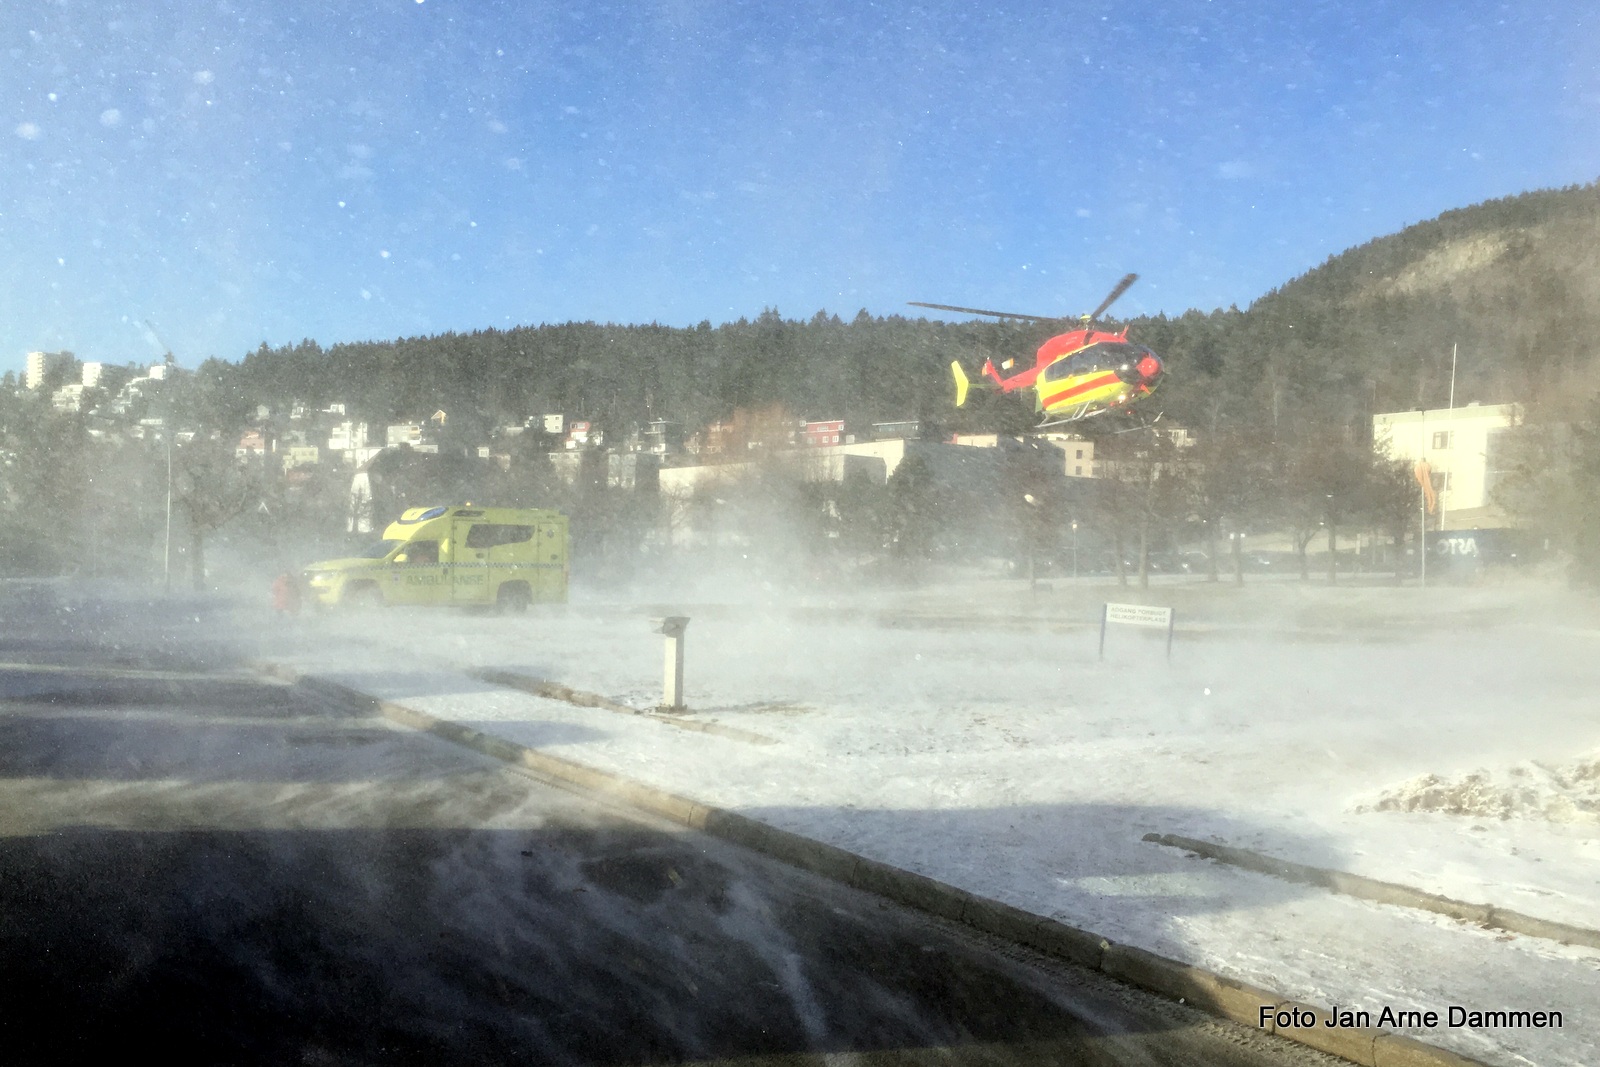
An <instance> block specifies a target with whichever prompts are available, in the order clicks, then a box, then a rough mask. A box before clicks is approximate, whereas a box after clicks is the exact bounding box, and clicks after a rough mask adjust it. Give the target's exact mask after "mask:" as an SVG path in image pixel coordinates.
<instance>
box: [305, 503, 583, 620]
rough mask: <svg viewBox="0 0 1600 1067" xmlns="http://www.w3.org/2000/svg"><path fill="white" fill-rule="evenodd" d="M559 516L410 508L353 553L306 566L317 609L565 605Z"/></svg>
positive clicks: (563, 530) (563, 526)
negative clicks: (372, 542)
mask: <svg viewBox="0 0 1600 1067" xmlns="http://www.w3.org/2000/svg"><path fill="white" fill-rule="evenodd" d="M569 573H570V572H569V568H568V563H567V517H566V516H565V515H562V514H561V513H560V512H556V511H546V510H542V509H534V508H476V507H473V506H472V505H470V504H468V505H464V506H460V507H436V508H412V509H410V510H409V511H407V512H406V513H405V514H403V515H401V516H400V518H399V519H398V520H396V521H395V522H392V523H390V524H389V527H388V528H387V529H386V530H384V531H383V540H382V541H379V542H378V543H377V544H375V545H372V546H371V547H370V548H368V549H366V550H365V551H363V552H362V553H360V554H359V555H355V556H349V557H346V558H344V559H330V560H325V561H323V562H321V563H313V564H311V565H310V566H308V567H306V568H305V570H304V577H305V581H306V586H307V588H308V589H309V590H310V595H311V597H312V598H313V599H314V600H315V602H316V603H318V604H320V605H322V606H324V607H336V606H339V605H344V604H365V605H379V604H458V605H463V606H466V605H486V606H490V607H496V608H499V609H500V610H502V611H525V610H526V609H527V607H528V605H529V604H535V603H551V602H554V603H560V602H564V601H565V600H566V599H567V578H568V575H569Z"/></svg>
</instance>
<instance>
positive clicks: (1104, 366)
mask: <svg viewBox="0 0 1600 1067" xmlns="http://www.w3.org/2000/svg"><path fill="white" fill-rule="evenodd" d="M1147 351H1148V349H1146V348H1144V347H1143V346H1142V345H1133V344H1125V343H1121V342H1110V343H1105V344H1097V345H1090V346H1089V347H1088V348H1085V349H1083V350H1082V351H1081V352H1076V353H1074V354H1072V355H1070V356H1068V357H1067V358H1066V359H1061V360H1057V361H1056V362H1054V363H1052V364H1050V366H1048V367H1046V368H1045V369H1044V374H1043V375H1041V377H1042V378H1043V379H1044V380H1045V381H1047V382H1058V381H1060V380H1061V379H1063V378H1070V377H1072V376H1073V375H1075V374H1088V373H1091V372H1093V371H1114V370H1117V369H1118V368H1119V367H1121V366H1123V365H1124V364H1126V365H1129V366H1132V365H1134V364H1137V363H1138V362H1139V357H1141V356H1143V355H1144V354H1145V353H1146V352H1147Z"/></svg>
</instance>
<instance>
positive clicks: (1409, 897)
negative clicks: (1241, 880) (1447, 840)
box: [1144, 834, 1600, 948]
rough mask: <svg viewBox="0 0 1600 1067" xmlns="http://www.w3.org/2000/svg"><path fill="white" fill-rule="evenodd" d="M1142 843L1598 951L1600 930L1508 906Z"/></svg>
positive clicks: (1227, 853) (1222, 852)
mask: <svg viewBox="0 0 1600 1067" xmlns="http://www.w3.org/2000/svg"><path fill="white" fill-rule="evenodd" d="M1144 840H1146V841H1149V842H1152V843H1154V844H1157V845H1166V846H1168V847H1170V848H1181V849H1183V850H1184V851H1185V852H1193V853H1195V854H1196V855H1198V856H1204V857H1206V858H1207V859H1213V860H1216V861H1217V862H1219V863H1227V864H1230V865H1232V866H1235V867H1242V868H1244V869H1245V870H1247V871H1257V872H1259V873H1261V874H1270V875H1272V876H1273V877H1275V878H1282V879H1284V880H1285V881H1289V882H1298V883H1300V884H1301V885H1313V886H1318V887H1320V888H1323V889H1329V890H1332V891H1333V892H1335V893H1343V894H1344V895H1346V896H1351V897H1360V898H1361V899H1362V900H1373V901H1377V902H1378V903H1379V904H1396V905H1399V906H1400V907H1404V908H1420V909H1421V910H1423V911H1431V912H1435V913H1436V914H1439V915H1448V916H1449V917H1450V918H1452V919H1462V920H1464V921H1466V922H1473V923H1477V924H1478V925H1480V926H1487V927H1491V928H1493V929H1496V930H1505V931H1507V932H1508V933H1513V934H1522V935H1523V936H1524V937H1542V938H1546V939H1548V940H1551V941H1561V942H1565V943H1567V944H1572V945H1583V946H1585V947H1587V948H1600V930H1590V929H1588V928H1587V927H1583V926H1570V925H1568V924H1567V923H1558V922H1552V921H1550V920H1548V919H1540V918H1536V917H1534V916H1532V915H1524V914H1522V913H1521V912H1520V911H1512V910H1511V909H1510V908H1498V907H1495V906H1494V905H1493V904H1469V903H1467V902H1466V901H1462V900H1453V899H1451V898H1450V897H1443V896H1440V895H1438V894H1437V893H1427V892H1424V891H1422V890H1421V889H1413V888H1411V887H1410V886H1406V885H1400V884H1398V883H1396V882H1380V881H1378V880H1377V879H1376V878H1366V877H1363V876H1362V875H1359V874H1350V873H1348V872H1345V871H1335V870H1331V869H1329V868H1327V867H1308V866H1306V865H1305V864H1301V863H1290V862H1289V861H1287V860H1280V859H1274V858H1273V857H1271V856H1265V855H1262V854H1261V853H1259V852H1251V851H1250V850H1249V849H1245V848H1233V847H1231V846H1229V845H1218V844H1214V843H1212V842H1210V841H1199V840H1196V839H1195V838H1192V837H1179V836H1177V835H1176V834H1145V835H1144Z"/></svg>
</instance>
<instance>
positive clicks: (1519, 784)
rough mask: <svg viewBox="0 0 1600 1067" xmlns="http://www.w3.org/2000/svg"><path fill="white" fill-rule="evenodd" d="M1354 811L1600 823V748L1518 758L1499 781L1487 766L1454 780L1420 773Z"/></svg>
mask: <svg viewBox="0 0 1600 1067" xmlns="http://www.w3.org/2000/svg"><path fill="white" fill-rule="evenodd" d="M1355 810H1356V811H1358V812H1367V811H1427V812H1437V813H1439V814H1443V815H1471V816H1481V817H1486V818H1491V819H1544V820H1546V821H1548V822H1555V823H1580V822H1600V753H1591V754H1590V755H1589V756H1587V757H1584V758H1581V759H1578V760H1575V761H1573V762H1572V763H1569V764H1565V765H1550V764H1546V763H1536V762H1528V763H1519V764H1516V765H1515V766H1512V767H1510V768H1508V769H1507V770H1506V771H1505V772H1504V775H1503V777H1502V779H1501V780H1496V777H1495V775H1494V773H1493V772H1491V771H1488V770H1476V771H1473V772H1472V773H1470V774H1467V775H1463V776H1462V777H1460V778H1457V779H1455V780H1453V781H1452V780H1451V779H1448V778H1441V777H1440V776H1439V775H1437V774H1424V775H1422V776H1421V777H1418V778H1413V779H1411V780H1410V781H1408V782H1405V783H1403V784H1401V785H1400V786H1397V787H1396V788H1394V789H1390V790H1386V791H1385V792H1384V793H1382V794H1380V795H1379V797H1378V799H1377V800H1376V801H1374V802H1373V803H1371V804H1363V805H1360V806H1358V807H1357V808H1356V809H1355Z"/></svg>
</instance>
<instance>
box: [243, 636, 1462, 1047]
mask: <svg viewBox="0 0 1600 1067" xmlns="http://www.w3.org/2000/svg"><path fill="white" fill-rule="evenodd" d="M252 666H253V667H254V668H255V669H256V670H258V671H260V672H261V673H263V674H267V675H270V676H271V677H274V678H278V679H280V680H282V681H286V682H290V683H292V684H294V685H299V686H302V687H304V688H306V689H309V690H312V691H313V692H317V693H320V694H322V695H324V696H328V697H331V698H334V699H336V700H339V701H340V702H342V703H345V704H348V705H353V706H355V707H359V708H361V709H362V710H365V711H373V712H376V713H377V714H379V715H382V716H383V717H384V718H386V719H389V720H390V721H392V722H395V723H398V724H400V725H402V726H407V727H410V728H411V729H414V730H418V731H421V732H423V733H429V734H432V735H434V736H435V737H440V738H443V739H445V740H447V741H451V742H454V743H455V744H458V745H462V746H464V747H466V748H470V749H473V750H474V751H476V752H480V753H482V754H484V755H486V756H492V757H494V758H495V759H498V760H503V761H505V762H507V763H511V764H514V765H516V766H519V767H523V768H525V769H526V770H528V771H530V772H531V773H532V774H533V775H534V776H535V777H538V778H540V779H542V780H544V781H547V782H549V783H550V784H552V785H558V786H576V787H578V788H580V789H583V790H585V791H588V792H592V793H596V794H600V795H601V796H604V797H605V798H607V799H610V800H614V801H618V802H621V803H623V804H626V805H627V806H629V807H632V808H635V809H638V810H640V811H643V812H647V813H649V814H651V815H655V816H657V817H660V818H664V819H668V820H670V821H672V822H675V823H679V824H680V825H683V826H686V827H689V828H691V829H695V830H700V831H702V832H704V833H708V834H712V835H713V836H715V837H719V838H721V839H723V840H724V841H728V842H730V843H732V844H736V845H740V846H743V847H745V848H748V849H751V850H753V851H756V852H760V853H763V854H765V855H767V856H771V857H772V858H774V859H777V860H781V861H783V862H784V863H787V864H790V865H791V866H794V867H799V868H801V869H803V870H807V871H811V872H812V873H814V874H818V875H821V876H822V877H824V878H828V879H830V880H832V881H836V882H841V883H843V884H845V885H848V886H851V887H853V888H856V889H860V890H863V891H865V892H868V893H873V894H876V895H878V896H881V897H884V898H886V899H888V900H892V901H894V902H895V903H897V904H902V905H904V906H906V907H911V908H916V909H917V910H919V911H923V912H926V913H928V914H930V915H936V916H938V917H940V918H943V919H948V920H951V921H954V922H960V923H964V924H966V925H967V926H971V927H973V928H975V929H978V930H981V931H983V932H984V933H986V934H991V935H993V936H995V937H998V938H1001V939H1003V940H1006V941H1011V942H1015V943H1017V944H1020V945H1024V946H1026V947H1028V948H1031V949H1034V950H1035V951H1038V952H1041V953H1044V954H1045V955H1048V956H1054V957H1056V958H1058V959H1063V960H1066V961H1068V962H1070V963H1076V964H1078V965H1080V966H1083V967H1088V968H1091V969H1093V970H1097V971H1100V972H1101V973H1102V974H1105V975H1107V976H1108V977H1110V978H1113V979H1115V980H1117V981H1119V982H1123V983H1126V984H1128V985H1133V986H1137V987H1139V988H1141V989H1145V990H1148V991H1149V992H1152V993H1157V994H1159V995H1161V996H1165V997H1169V998H1171V999H1174V1000H1177V1001H1179V1002H1181V1003H1185V1004H1188V1005H1190V1006H1192V1007H1194V1008H1196V1009H1198V1010H1200V1011H1203V1012H1206V1013H1208V1014H1211V1015H1215V1016H1217V1017H1219V1018H1223V1019H1227V1020H1229V1021H1231V1022H1234V1023H1238V1024H1239V1025H1241V1026H1247V1027H1252V1028H1255V1029H1258V1030H1265V1031H1267V1032H1269V1033H1276V1034H1278V1035H1279V1036H1281V1037H1284V1038H1287V1039H1288V1040H1291V1041H1295V1042H1298V1043H1299V1044H1302V1045H1306V1046H1307V1047H1310V1048H1314V1049H1317V1050H1318V1051H1321V1052H1326V1053H1329V1054H1331V1055H1334V1056H1338V1057H1340V1058H1342V1059H1345V1060H1348V1061H1349V1062H1351V1063H1356V1064H1360V1065H1361V1067H1488V1065H1487V1064H1484V1063H1482V1062H1481V1061H1479V1060H1473V1059H1468V1058H1466V1057H1464V1056H1459V1055H1457V1054H1455V1053H1453V1052H1447V1051H1446V1050H1444V1049H1441V1048H1436V1047H1434V1046H1432V1045H1428V1044H1425V1043H1423V1042H1420V1041H1416V1040H1413V1039H1411V1038H1408V1037H1404V1036H1402V1035H1399V1034H1392V1033H1389V1032H1387V1031H1382V1030H1371V1029H1330V1028H1325V1027H1323V1026H1322V1025H1321V1022H1322V1020H1324V1019H1326V1018H1327V1017H1328V1014H1327V1012H1326V1010H1324V1009H1322V1008H1320V1007H1316V1006H1315V1005H1308V1004H1301V1003H1299V1002H1296V1001H1291V1000H1289V999H1288V998H1286V997H1284V996H1281V995H1280V994H1277V993H1272V992H1269V991H1268V990H1264V989H1259V988H1257V987H1255V986H1251V985H1247V984H1245V983H1243V982H1238V981H1235V980H1234V979H1231V978H1227V977H1224V976H1223V975H1220V974H1215V973H1213V972H1211V971H1208V970H1205V969H1204V968H1201V967H1196V966H1193V965H1191V964H1187V963H1181V962H1179V961H1177V960H1169V959H1167V958H1166V957H1164V956H1158V955H1156V954H1155V953H1153V952H1148V951H1146V950H1144V949H1141V948H1135V947H1134V946H1132V945H1120V944H1116V943H1114V942H1112V941H1109V940H1107V939H1105V938H1103V937H1100V936H1099V935H1097V934H1095V933H1092V932H1091V931H1088V930H1082V929H1079V928H1078V927H1075V926H1070V925H1068V924H1067V923H1063V922H1059V921H1057V920H1055V919H1049V918H1046V917H1044V916H1042V915H1035V914H1033V913H1032V912H1027V911H1023V910H1022V909H1021V908H1015V907H1012V906H1011V905H1009V904H1003V903H1001V902H1000V901H997V900H990V899H988V898H986V897H980V896H978V895H977V894H975V893H969V892H967V891H966V890H964V889H958V888H956V887H955V886H952V885H946V884H945V883H943V882H940V881H937V880H935V879H933V878H929V877H927V876H926V875H921V874H916V873H915V872H912V871H907V870H902V869H901V868H899V867H894V866H891V865H890V864H887V863H883V862H881V861H879V860H874V859H869V858H867V857H865V856H858V855H856V854H855V853H853V852H850V851H848V850H846V849H842V848H839V847H838V846H836V845H830V844H826V843H825V842H822V841H817V840H814V839H813V838H809V837H805V836H803V835H801V834H797V833H793V832H791V831H789V830H782V829H779V828H778V827H775V826H769V825H767V824H766V823H763V822H760V821H758V820H756V819H751V818H749V817H748V816H744V815H740V814H738V813H737V812H733V811H727V810H724V809H722V808H717V807H712V806H709V805H706V804H702V803H700V802H698V801H695V800H692V799H690V798H688V797H684V796H680V795H678V794H676V793H672V792H668V791H667V790H664V789H658V788H656V787H655V786H651V785H646V784H644V783H643V782H639V781H635V780H634V779H631V778H627V777H625V776H623V775H620V774H614V773H612V772H610V771H602V770H598V769H596V768H593V767H588V766H585V765H584V764H581V763H575V762H573V761H571V760H566V759H561V758H560V757H557V756H550V755H546V754H544V753H542V752H539V751H538V750H536V749H532V748H529V747H527V746H525V745H519V744H517V743H515V742H513V741H507V740H505V739H503V738H498V737H494V736H491V735H489V734H485V733H482V732H480V731H478V730H473V729H471V728H470V727H466V726H462V725H461V724H459V723H455V722H450V721H449V720H446V719H440V718H438V717H436V716H433V715H429V714H428V713H427V712H424V711H419V710H417V709H415V708H410V707H406V706H405V705H404V704H396V703H394V702H392V701H388V700H383V699H381V698H378V697H374V696H372V695H370V694H367V693H363V692H361V691H360V690H358V689H353V688H351V687H349V686H346V685H343V684H342V683H339V682H335V681H333V680H332V679H328V678H320V677H317V676H316V675H310V674H305V673H303V672H301V671H299V670H296V669H295V668H293V667H290V666H288V665H286V664H280V663H270V662H257V663H255V664H252ZM1265 1007H1270V1008H1273V1009H1274V1010H1276V1009H1278V1008H1289V1007H1300V1008H1302V1009H1306V1010H1310V1011H1313V1012H1314V1013H1315V1014H1316V1017H1317V1020H1318V1025H1317V1026H1314V1027H1305V1028H1279V1027H1275V1026H1272V1025H1268V1026H1262V1025H1261V1015H1260V1013H1261V1010H1262V1009H1263V1008H1265Z"/></svg>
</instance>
